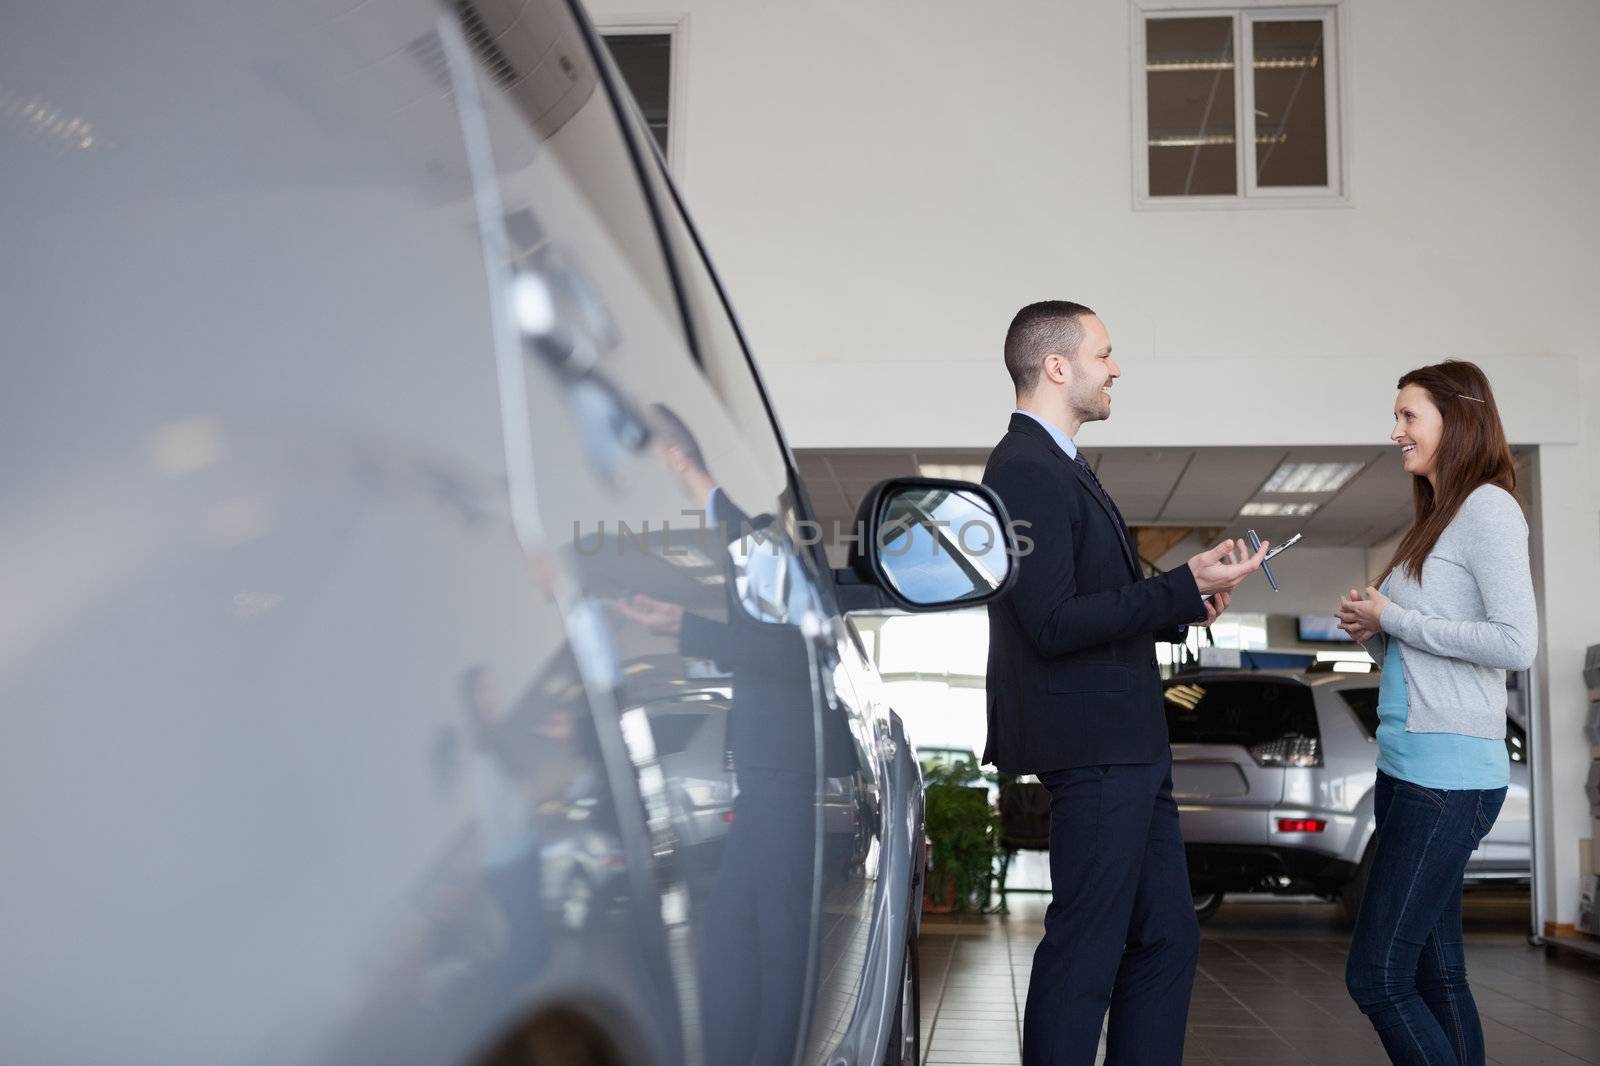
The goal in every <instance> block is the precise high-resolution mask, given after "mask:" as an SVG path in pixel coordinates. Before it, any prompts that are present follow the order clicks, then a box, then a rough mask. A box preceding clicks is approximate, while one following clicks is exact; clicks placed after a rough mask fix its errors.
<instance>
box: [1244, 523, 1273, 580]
mask: <svg viewBox="0 0 1600 1066" xmlns="http://www.w3.org/2000/svg"><path fill="white" fill-rule="evenodd" d="M1244 535H1245V536H1247V537H1249V538H1250V550H1251V551H1253V552H1258V551H1260V550H1261V538H1260V537H1258V536H1256V531H1255V530H1253V529H1247V530H1245V531H1244ZM1261 572H1262V573H1263V574H1266V575H1267V584H1269V585H1271V586H1272V591H1273V592H1277V591H1278V579H1277V578H1275V577H1273V576H1272V567H1270V566H1268V565H1267V561H1266V560H1265V559H1263V560H1261Z"/></svg>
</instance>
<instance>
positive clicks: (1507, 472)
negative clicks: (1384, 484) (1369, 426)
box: [1378, 359, 1517, 585]
mask: <svg viewBox="0 0 1600 1066" xmlns="http://www.w3.org/2000/svg"><path fill="white" fill-rule="evenodd" d="M1407 385H1419V386H1421V387H1422V388H1424V389H1426V390H1427V392H1428V396H1429V398H1431V399H1432V400H1433V405H1434V406H1435V407H1437V408H1438V409H1439V413H1440V415H1442V416H1443V417H1444V429H1443V432H1442V434H1441V435H1440V438H1439V457H1438V460H1437V463H1436V466H1435V480H1437V481H1438V483H1439V489H1438V491H1437V492H1435V491H1434V487H1433V485H1432V484H1430V483H1429V481H1428V479H1427V478H1425V477H1422V476H1420V475H1419V476H1415V477H1413V478H1412V479H1411V499H1412V502H1413V503H1414V504H1415V507H1416V512H1415V516H1414V517H1413V518H1412V520H1411V528H1410V529H1408V530H1406V535H1405V536H1404V537H1402V538H1400V544H1399V546H1398V547H1396V548H1395V550H1394V558H1392V559H1390V560H1389V565H1388V566H1387V567H1386V568H1385V569H1384V572H1383V576H1384V577H1388V576H1389V575H1390V574H1391V573H1393V572H1394V571H1395V570H1396V569H1398V568H1399V567H1402V566H1403V567H1405V569H1406V571H1407V572H1408V573H1410V574H1411V575H1412V576H1413V577H1414V578H1415V579H1416V580H1417V581H1418V582H1419V583H1420V582H1421V581H1422V564H1423V561H1424V560H1426V559H1427V558H1428V555H1429V554H1430V553H1432V551H1433V549H1434V545H1436V544H1438V543H1439V535H1440V534H1441V533H1443V532H1444V530H1445V527H1446V526H1448V525H1449V524H1450V521H1451V519H1453V518H1455V516H1456V512H1457V511H1459V510H1461V505H1462V504H1463V503H1465V502H1466V499H1467V497H1468V496H1470V495H1472V493H1473V490H1475V489H1477V488H1478V486H1480V485H1498V486H1500V487H1501V488H1503V489H1505V490H1506V491H1507V492H1509V493H1512V494H1513V495H1515V494H1516V491H1517V464H1516V460H1514V459H1512V457H1511V446H1510V445H1509V444H1507V443H1506V431H1505V427H1504V426H1502V425H1501V424H1500V409H1499V408H1498V407H1497V406H1495V402H1494V392H1493V390H1491V389H1490V388H1489V379H1488V377H1487V376H1485V375H1484V373H1483V371H1482V370H1480V369H1478V367H1477V366H1476V365H1475V364H1473V363H1468V362H1463V361H1461V360H1459V359H1450V360H1447V361H1445V362H1443V363H1435V364H1434V365H1433V366H1425V367H1422V368H1420V369H1417V370H1413V371H1411V373H1409V374H1407V375H1405V376H1404V377H1402V378H1401V379H1400V384H1399V385H1397V386H1395V387H1396V388H1398V389H1403V388H1405V387H1406V386H1407ZM1378 583H1379V584H1380V585H1381V584H1382V583H1383V578H1379V580H1378Z"/></svg>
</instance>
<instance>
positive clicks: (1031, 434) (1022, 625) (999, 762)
mask: <svg viewBox="0 0 1600 1066" xmlns="http://www.w3.org/2000/svg"><path fill="white" fill-rule="evenodd" d="M983 483H984V484H985V485H988V486H989V487H990V488H992V489H994V490H995V492H997V493H999V495H1000V499H1001V500H1002V501H1003V502H1004V503H1005V505H1006V510H1007V511H1008V512H1010V516H1011V519H1012V521H1013V522H1018V523H1020V522H1027V523H1029V525H1028V526H1023V527H1019V529H1018V532H1019V534H1020V535H1021V536H1023V537H1028V538H1031V539H1032V541H1033V544H1032V550H1031V552H1030V553H1029V554H1027V555H1025V556H1023V557H1021V558H1019V559H1018V560H1017V564H1018V566H1019V567H1020V571H1019V573H1018V580H1017V582H1016V584H1015V585H1014V586H1013V588H1012V590H1011V591H1010V592H1009V593H1007V594H1006V595H1005V596H1003V597H1001V598H1000V599H999V600H996V601H995V602H993V603H991V604H990V605H989V676H988V686H987V687H988V711H989V741H988V744H987V745H986V746H985V749H984V753H983V761H984V762H986V763H993V764H994V765H995V766H997V767H998V768H999V769H1000V770H1002V771H1004V772H1007V773H1016V774H1024V773H1042V772H1044V771H1046V770H1060V769H1066V768H1068V767H1073V766H1099V765H1105V764H1109V763H1149V762H1156V761H1157V760H1159V759H1162V758H1164V757H1165V756H1166V754H1167V751H1168V744H1167V720H1166V713H1165V711H1164V709H1163V706H1162V696H1161V675H1160V672H1159V670H1158V668H1157V665H1156V655H1155V642H1156V640H1157V639H1162V640H1181V639H1182V635H1181V634H1182V628H1181V627H1182V626H1183V625H1184V624H1185V623H1188V622H1196V621H1200V620H1202V619H1204V618H1205V605H1204V603H1203V601H1202V600H1201V599H1200V590H1199V589H1198V588H1197V587H1196V586H1195V581H1194V575H1193V573H1192V572H1191V571H1190V570H1189V568H1188V567H1187V566H1181V567H1178V568H1177V569H1175V570H1172V571H1170V572H1168V573H1165V574H1162V575H1160V576H1159V577H1153V578H1143V577H1141V576H1140V571H1139V563H1138V558H1137V556H1136V555H1135V554H1134V549H1133V546H1132V544H1131V543H1130V542H1129V537H1128V534H1127V529H1126V526H1125V525H1124V524H1123V521H1122V516H1121V514H1119V513H1118V511H1117V508H1116V505H1115V504H1114V503H1112V502H1111V500H1110V499H1109V498H1108V497H1106V496H1104V494H1103V493H1101V492H1100V491H1098V490H1097V489H1096V488H1095V486H1094V484H1093V482H1092V480H1091V478H1090V476H1089V474H1088V473H1087V472H1086V471H1085V470H1084V469H1083V468H1082V467H1080V466H1079V465H1078V463H1076V462H1075V461H1074V460H1072V459H1071V458H1069V457H1068V456H1067V454H1066V452H1064V451H1062V450H1061V448H1060V447H1058V446H1057V445H1056V442H1055V441H1054V440H1052V439H1051V437H1050V434H1049V433H1048V432H1046V431H1045V429H1044V427H1043V426H1041V425H1039V424H1038V423H1037V422H1035V421H1034V420H1033V419H1031V418H1029V417H1027V416H1026V415H1021V414H1015V415H1012V416H1011V425H1010V428H1009V431H1008V432H1007V433H1006V435H1005V436H1004V437H1002V438H1001V440H1000V443H999V444H998V445H996V446H995V449H994V451H993V452H992V453H991V454H990V456H989V465H988V466H987V467H986V468H985V469H984V472H983Z"/></svg>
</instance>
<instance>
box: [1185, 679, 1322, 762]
mask: <svg viewBox="0 0 1600 1066" xmlns="http://www.w3.org/2000/svg"><path fill="white" fill-rule="evenodd" d="M1166 706H1167V731H1168V733H1169V734H1170V735H1171V738H1172V743H1174V744H1237V745H1239V746H1240V747H1244V748H1250V747H1254V746H1255V745H1257V744H1264V743H1267V742H1270V741H1274V740H1278V739H1280V738H1282V737H1287V736H1300V737H1307V738H1318V737H1320V736H1321V732H1320V731H1319V730H1318V728H1317V709H1316V703H1315V701H1314V700H1313V698H1312V695H1311V690H1310V689H1309V688H1307V687H1306V686H1305V685H1301V684H1296V683H1294V682H1283V681H1268V680H1261V681H1246V680H1230V681H1210V680H1207V679H1205V678H1203V677H1196V678H1174V679H1172V680H1171V681H1168V682H1167V686H1166Z"/></svg>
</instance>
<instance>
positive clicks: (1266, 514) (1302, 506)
mask: <svg viewBox="0 0 1600 1066" xmlns="http://www.w3.org/2000/svg"><path fill="white" fill-rule="evenodd" d="M1316 509H1317V505H1316V504H1314V503H1266V502H1264V501H1262V500H1251V501H1250V502H1249V503H1247V504H1245V505H1244V506H1243V507H1241V508H1239V513H1240V514H1241V515H1248V516H1252V517H1258V518H1304V517H1305V516H1306V515H1308V514H1311V513H1312V512H1314V511H1315V510H1316Z"/></svg>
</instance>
